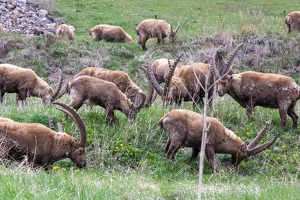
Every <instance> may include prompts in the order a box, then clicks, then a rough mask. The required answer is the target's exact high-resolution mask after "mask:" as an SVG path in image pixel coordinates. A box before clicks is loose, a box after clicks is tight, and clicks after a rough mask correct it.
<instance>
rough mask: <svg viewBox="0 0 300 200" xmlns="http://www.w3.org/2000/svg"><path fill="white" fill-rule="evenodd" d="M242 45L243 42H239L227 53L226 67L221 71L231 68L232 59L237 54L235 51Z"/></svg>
mask: <svg viewBox="0 0 300 200" xmlns="http://www.w3.org/2000/svg"><path fill="white" fill-rule="evenodd" d="M242 46H243V43H241V44H239V45H238V46H237V47H236V48H235V49H234V50H233V51H232V52H231V53H230V54H229V56H228V59H227V60H228V61H226V62H227V65H226V67H225V68H224V69H223V70H224V71H223V72H225V73H226V72H227V71H229V70H230V68H231V65H232V63H233V61H234V59H235V57H236V55H237V52H238V50H239V49H240V48H241V47H242ZM222 75H224V74H222Z"/></svg>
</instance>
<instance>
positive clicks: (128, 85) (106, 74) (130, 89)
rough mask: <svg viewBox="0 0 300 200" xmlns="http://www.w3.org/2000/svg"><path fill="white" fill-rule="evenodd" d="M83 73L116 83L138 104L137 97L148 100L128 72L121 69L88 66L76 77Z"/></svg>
mask: <svg viewBox="0 0 300 200" xmlns="http://www.w3.org/2000/svg"><path fill="white" fill-rule="evenodd" d="M82 75H88V76H93V77H95V78H98V79H102V80H105V81H108V82H112V83H114V84H115V85H116V86H117V87H118V88H119V90H121V92H123V93H124V94H125V95H126V96H127V98H129V99H130V100H131V101H132V102H136V103H137V104H140V102H137V101H136V100H137V99H139V100H140V101H143V102H145V100H146V95H145V93H144V92H143V91H142V90H141V89H140V88H139V87H138V86H137V85H136V84H135V83H134V82H133V81H132V80H131V79H130V77H129V75H128V74H127V73H126V72H123V71H119V70H116V71H113V70H109V69H105V68H103V67H87V68H85V69H83V70H82V71H81V72H79V73H78V74H76V75H75V78H77V77H79V76H82ZM142 106H143V105H142Z"/></svg>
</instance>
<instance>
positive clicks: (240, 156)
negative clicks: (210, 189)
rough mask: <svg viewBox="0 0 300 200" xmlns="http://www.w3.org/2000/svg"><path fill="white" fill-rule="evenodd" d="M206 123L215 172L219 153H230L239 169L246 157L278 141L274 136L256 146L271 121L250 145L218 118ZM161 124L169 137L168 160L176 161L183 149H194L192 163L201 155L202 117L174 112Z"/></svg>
mask: <svg viewBox="0 0 300 200" xmlns="http://www.w3.org/2000/svg"><path fill="white" fill-rule="evenodd" d="M206 123H207V127H208V130H207V138H206V146H205V154H206V157H207V159H208V162H209V164H210V166H211V167H212V168H213V169H216V166H215V159H216V155H215V154H216V153H222V154H231V158H232V164H235V165H236V166H237V165H239V164H240V163H241V162H242V160H244V159H245V158H248V157H250V156H253V155H256V154H258V153H260V152H262V151H263V150H265V149H266V148H268V147H270V146H271V145H272V144H273V143H274V142H275V141H276V139H277V136H275V137H274V138H273V139H271V140H269V141H268V142H266V143H264V144H262V145H261V146H259V147H257V144H258V143H259V141H260V140H261V138H262V137H263V136H264V134H265V133H266V129H267V126H268V125H269V122H268V123H266V125H265V127H264V128H263V130H262V131H261V132H260V133H259V134H258V135H257V136H256V137H255V139H254V140H253V141H252V142H250V143H249V144H248V145H247V144H246V143H245V142H243V141H242V140H241V138H239V137H237V136H236V135H235V134H234V133H233V132H232V131H231V130H229V129H227V128H226V127H225V126H224V125H223V124H222V123H221V122H219V121H218V120H217V119H215V118H213V117H206ZM158 124H159V125H160V127H161V128H162V129H164V130H165V131H166V132H167V135H168V141H167V145H166V148H165V151H166V156H167V158H168V159H169V160H175V153H176V152H177V151H178V150H179V148H180V147H181V146H183V147H192V148H193V152H192V156H191V158H190V159H189V163H190V162H191V161H192V160H194V159H195V158H196V157H197V156H198V154H199V152H200V149H201V141H202V137H203V130H204V129H203V125H204V121H203V116H202V115H200V114H198V113H195V112H193V111H190V110H185V109H175V110H172V111H170V112H169V113H167V114H166V115H165V116H163V117H162V118H161V119H160V120H159V122H158Z"/></svg>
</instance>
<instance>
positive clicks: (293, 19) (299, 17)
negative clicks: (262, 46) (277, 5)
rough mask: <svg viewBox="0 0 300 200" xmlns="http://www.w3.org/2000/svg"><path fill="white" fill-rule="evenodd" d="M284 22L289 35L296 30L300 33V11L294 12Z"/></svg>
mask: <svg viewBox="0 0 300 200" xmlns="http://www.w3.org/2000/svg"><path fill="white" fill-rule="evenodd" d="M284 22H285V24H286V26H287V28H288V33H290V32H292V31H294V30H298V31H300V11H294V12H291V13H290V14H288V15H287V16H286V17H285V19H284Z"/></svg>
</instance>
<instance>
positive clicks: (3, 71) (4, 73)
mask: <svg viewBox="0 0 300 200" xmlns="http://www.w3.org/2000/svg"><path fill="white" fill-rule="evenodd" d="M0 93H1V96H0V102H2V100H3V96H4V94H5V93H17V101H23V102H24V101H25V100H26V98H27V97H28V96H35V97H40V98H42V99H43V102H44V103H45V104H48V105H49V103H50V102H51V101H52V95H53V90H52V88H51V87H50V86H49V85H48V84H47V83H46V82H45V81H43V80H42V79H41V78H40V77H38V76H37V75H36V73H35V72H34V71H33V70H31V69H26V68H21V67H17V66H15V65H10V64H0Z"/></svg>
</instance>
